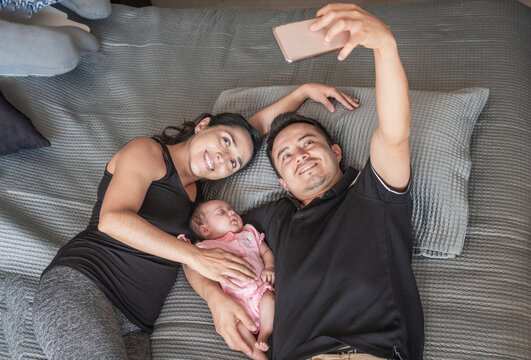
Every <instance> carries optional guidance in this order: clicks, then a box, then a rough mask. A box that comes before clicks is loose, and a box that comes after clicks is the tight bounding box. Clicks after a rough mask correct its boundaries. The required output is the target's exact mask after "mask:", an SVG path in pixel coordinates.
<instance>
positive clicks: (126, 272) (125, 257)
mask: <svg viewBox="0 0 531 360" xmlns="http://www.w3.org/2000/svg"><path fill="white" fill-rule="evenodd" d="M155 140H157V139H155ZM157 141H158V140H157ZM158 142H159V143H160V144H161V146H162V150H163V156H164V162H165V164H166V169H167V172H166V175H165V176H164V177H163V178H162V179H159V180H156V181H153V182H152V183H151V185H150V186H149V188H148V190H147V193H146V197H145V199H144V202H143V203H142V206H141V208H140V210H139V211H138V215H140V216H141V217H143V218H144V219H146V220H147V221H149V222H150V223H151V224H153V225H155V226H156V227H158V228H159V229H161V230H163V231H165V232H167V233H169V234H171V235H174V236H177V235H179V234H186V235H187V236H191V235H192V234H191V232H190V228H189V226H188V218H189V216H190V213H191V210H192V206H193V202H192V201H191V200H190V198H189V196H188V194H187V193H186V191H185V189H184V187H183V185H182V183H181V180H180V178H179V175H178V174H177V171H176V169H175V167H174V165H173V162H172V160H171V156H170V153H169V151H168V148H167V147H166V145H165V144H163V143H161V142H160V141H158ZM111 178H112V174H111V173H109V172H108V171H107V170H105V173H104V175H103V178H102V180H101V182H100V185H99V187H98V195H97V196H98V199H97V202H96V205H95V206H94V210H93V211H92V217H91V219H90V223H89V225H88V227H87V228H86V229H85V230H84V231H82V232H81V233H79V234H78V235H76V236H75V237H74V238H73V239H72V240H70V241H69V242H68V243H67V244H65V245H64V246H63V247H62V248H61V249H59V251H58V253H57V255H56V256H55V258H54V259H53V260H52V262H51V263H50V265H49V266H48V267H47V268H46V269H45V270H44V272H43V274H44V273H45V272H46V271H47V270H49V269H50V268H52V267H54V266H59V265H61V266H69V267H72V268H74V269H76V270H78V271H80V272H81V273H83V274H85V275H86V276H88V277H89V278H90V279H92V280H93V281H94V282H95V283H96V284H97V285H98V287H99V288H100V289H101V290H102V291H103V292H104V293H105V294H106V295H107V297H108V298H109V299H110V300H111V302H112V303H113V304H114V306H116V307H117V308H118V309H119V310H120V311H122V312H123V313H124V314H125V316H127V318H128V319H129V320H130V321H131V322H132V323H134V324H135V325H137V326H138V327H140V328H141V329H142V330H144V331H146V332H148V333H151V332H153V324H154V323H155V320H156V319H157V317H158V316H159V313H160V310H161V308H162V304H163V303H164V300H165V298H166V295H167V294H168V292H169V291H170V289H171V287H172V286H173V283H174V282H175V278H176V275H177V271H178V268H179V263H176V262H173V261H170V260H166V259H163V258H160V257H157V256H154V255H151V254H148V253H145V252H142V251H139V250H136V249H134V248H132V247H130V246H128V245H126V244H124V243H122V242H120V241H118V240H116V239H114V238H112V237H110V236H108V235H107V234H104V233H102V232H100V231H98V222H99V215H100V209H101V204H102V202H103V197H104V196H105V192H106V191H107V187H108V186H109V182H110V181H111ZM198 194H199V191H198ZM176 241H179V240H176Z"/></svg>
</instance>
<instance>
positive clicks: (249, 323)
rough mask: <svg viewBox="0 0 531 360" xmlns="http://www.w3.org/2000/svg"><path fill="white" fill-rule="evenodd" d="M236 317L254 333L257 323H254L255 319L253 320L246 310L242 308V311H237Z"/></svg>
mask: <svg viewBox="0 0 531 360" xmlns="http://www.w3.org/2000/svg"><path fill="white" fill-rule="evenodd" d="M236 317H237V318H238V320H240V321H241V322H242V324H243V325H244V326H245V327H246V328H247V329H249V331H251V332H253V333H254V332H255V331H256V325H255V324H254V321H253V320H251V318H250V317H249V315H247V313H246V312H245V310H243V309H241V311H238V312H236Z"/></svg>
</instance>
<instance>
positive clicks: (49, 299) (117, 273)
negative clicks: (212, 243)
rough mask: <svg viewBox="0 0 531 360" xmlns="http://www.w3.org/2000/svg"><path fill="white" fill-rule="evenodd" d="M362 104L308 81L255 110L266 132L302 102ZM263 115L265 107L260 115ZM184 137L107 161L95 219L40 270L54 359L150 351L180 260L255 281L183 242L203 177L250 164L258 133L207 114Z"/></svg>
mask: <svg viewBox="0 0 531 360" xmlns="http://www.w3.org/2000/svg"><path fill="white" fill-rule="evenodd" d="M327 97H334V98H336V99H337V100H338V101H340V102H341V103H343V104H344V105H345V106H346V107H347V108H349V109H353V108H354V107H357V104H356V101H355V100H354V99H352V98H351V97H349V96H347V95H345V94H343V93H341V92H339V91H338V90H336V89H334V88H331V87H328V86H324V85H318V84H306V85H303V86H301V87H299V88H298V89H296V90H295V91H294V92H292V93H291V94H289V95H288V96H286V97H285V98H284V99H282V100H280V101H278V102H277V103H275V104H273V105H271V106H270V107H268V108H266V109H264V110H262V111H261V112H260V113H259V116H254V117H253V118H252V120H251V121H250V123H251V125H252V126H254V128H256V129H257V130H258V133H259V134H260V135H264V134H265V133H266V132H267V131H268V129H269V125H270V123H271V121H272V120H273V118H274V116H275V115H277V114H278V113H279V112H284V111H292V110H295V109H296V108H297V107H298V106H299V105H300V104H301V103H302V102H303V101H304V100H305V99H307V98H311V99H313V100H315V101H319V102H321V103H323V104H325V105H326V106H327V107H328V108H329V109H330V106H332V105H331V103H330V102H329V101H328V99H327ZM257 115H258V114H257ZM170 129H174V130H175V129H177V130H178V134H177V135H175V136H169V135H168V134H167V131H166V130H169V129H166V130H165V131H164V133H163V134H162V135H161V136H158V137H154V138H147V137H141V138H136V139H134V140H132V141H131V142H129V143H128V144H126V145H125V146H124V147H123V148H122V149H120V150H119V151H118V152H117V153H116V154H115V155H114V156H113V157H112V158H111V160H110V161H109V163H108V164H107V168H106V169H105V173H104V175H103V178H102V180H101V183H100V185H99V188H98V196H97V202H96V205H95V207H94V210H93V212H92V217H91V220H90V223H89V225H88V227H87V229H85V230H84V231H82V232H81V233H80V234H78V235H76V237H74V238H73V239H72V240H70V241H69V242H68V243H67V244H65V245H64V246H63V247H62V248H61V249H60V250H59V251H58V253H57V255H56V257H55V258H54V260H53V261H52V262H51V264H50V265H49V266H48V267H47V268H46V269H45V271H44V272H43V275H42V277H41V282H40V285H39V289H38V291H37V294H36V297H35V303H34V313H33V322H34V330H35V333H36V336H37V340H38V342H39V344H40V345H41V347H42V348H43V350H44V353H45V354H46V356H47V357H48V358H49V359H65V358H75V359H80V358H87V359H127V358H133V357H139V358H148V357H150V349H149V335H148V334H150V333H151V332H152V330H153V324H154V322H155V320H156V319H157V317H158V315H159V313H160V310H161V307H162V304H163V302H164V299H165V297H166V295H167V294H168V292H169V290H170V288H171V286H172V285H173V283H174V281H175V276H176V274H177V270H178V265H179V263H182V264H185V265H187V266H188V267H189V268H190V269H193V270H195V271H197V272H198V273H200V274H201V275H203V276H205V277H207V278H209V279H212V280H214V281H218V282H220V283H224V284H226V285H228V286H232V287H235V286H236V285H234V284H233V283H232V282H230V281H228V280H227V279H226V277H225V276H231V277H234V278H237V279H239V280H242V281H248V282H252V281H254V279H255V276H254V273H253V271H252V267H251V265H249V264H248V263H247V262H246V261H244V260H243V259H241V258H240V257H238V256H236V255H233V254H230V253H228V252H224V251H222V250H220V249H199V248H197V247H195V246H193V245H191V244H188V243H185V242H183V241H179V240H177V238H176V236H177V235H178V234H181V233H185V234H189V235H191V233H190V230H189V228H188V218H189V215H190V211H191V209H192V207H193V205H194V202H195V201H196V200H197V198H198V189H197V185H196V182H197V181H199V180H203V179H207V180H217V179H221V178H225V177H227V176H230V175H232V174H233V173H235V172H237V171H239V170H240V169H242V168H243V167H245V166H246V165H247V164H248V163H249V161H250V160H251V158H252V155H253V154H254V153H255V152H256V150H257V149H258V143H259V136H258V134H257V132H256V130H254V129H253V128H252V127H251V126H249V124H248V123H247V122H246V121H245V119H243V118H242V117H241V116H239V115H236V114H228V113H224V114H219V115H215V116H211V115H208V114H207V115H204V116H201V117H200V118H199V119H198V120H197V121H196V122H188V123H185V124H184V125H183V126H182V127H181V128H170Z"/></svg>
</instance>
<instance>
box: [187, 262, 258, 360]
mask: <svg viewBox="0 0 531 360" xmlns="http://www.w3.org/2000/svg"><path fill="white" fill-rule="evenodd" d="M183 268H184V273H185V274H186V278H187V279H188V282H189V283H190V285H191V286H192V288H193V289H194V290H195V291H196V292H197V293H198V294H199V296H201V297H202V298H203V299H204V300H205V301H206V302H207V304H208V307H209V308H210V311H211V312H212V318H213V320H214V324H215V326H216V332H217V333H218V334H219V335H221V336H222V337H223V339H224V340H225V342H226V343H227V346H228V347H229V348H231V349H232V350H237V351H242V352H244V353H245V354H247V355H248V356H251V354H252V353H253V349H251V348H250V347H249V345H247V343H246V342H245V341H244V340H243V338H242V337H241V335H240V333H239V332H238V329H237V324H238V322H240V321H241V322H242V323H243V324H244V325H245V327H247V328H248V329H249V330H250V331H252V332H254V331H256V326H255V325H254V322H253V321H252V320H251V318H250V317H249V315H247V313H246V312H245V310H244V309H243V308H242V307H241V306H240V305H239V304H238V303H236V302H235V301H234V300H233V299H232V298H230V297H229V296H227V295H225V293H223V291H222V290H221V288H220V287H219V284H218V283H217V282H215V281H212V280H210V279H207V278H206V277H204V276H202V275H201V274H199V273H198V272H197V271H194V270H192V269H191V268H190V267H188V266H186V265H183Z"/></svg>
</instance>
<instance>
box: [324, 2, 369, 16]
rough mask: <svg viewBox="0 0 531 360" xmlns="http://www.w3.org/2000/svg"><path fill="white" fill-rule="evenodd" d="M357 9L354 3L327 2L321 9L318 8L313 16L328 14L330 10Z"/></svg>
mask: <svg viewBox="0 0 531 360" xmlns="http://www.w3.org/2000/svg"><path fill="white" fill-rule="evenodd" d="M357 9H359V6H357V5H354V4H328V5H326V6H324V7H322V8H321V9H319V11H317V14H316V15H315V16H317V17H319V16H323V15H326V14H328V13H329V12H331V11H349V10H357Z"/></svg>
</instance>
